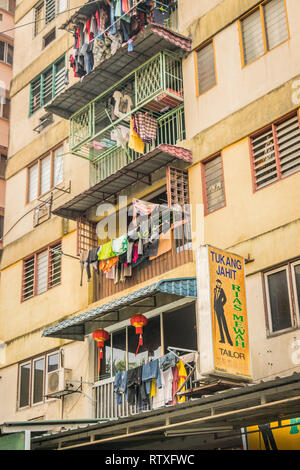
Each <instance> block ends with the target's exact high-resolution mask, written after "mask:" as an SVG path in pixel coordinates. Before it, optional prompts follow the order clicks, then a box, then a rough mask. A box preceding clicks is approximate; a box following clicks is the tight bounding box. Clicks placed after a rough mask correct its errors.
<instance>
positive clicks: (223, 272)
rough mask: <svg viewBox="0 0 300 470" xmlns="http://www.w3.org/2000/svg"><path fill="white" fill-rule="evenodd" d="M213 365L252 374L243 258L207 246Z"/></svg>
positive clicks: (236, 373) (238, 373)
mask: <svg viewBox="0 0 300 470" xmlns="http://www.w3.org/2000/svg"><path fill="white" fill-rule="evenodd" d="M208 257H209V273H210V274H209V275H210V302H211V315H212V336H213V352H214V369H215V371H216V372H220V373H221V374H224V375H231V376H239V377H243V378H246V379H250V378H251V370H250V352H249V337H248V319H247V306H246V288H245V267H244V259H243V258H242V257H241V256H238V255H234V254H231V253H228V252H225V251H222V250H219V249H217V248H212V247H208Z"/></svg>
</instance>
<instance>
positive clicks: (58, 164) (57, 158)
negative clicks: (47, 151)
mask: <svg viewBox="0 0 300 470" xmlns="http://www.w3.org/2000/svg"><path fill="white" fill-rule="evenodd" d="M63 153H64V148H63V147H59V148H58V149H57V150H55V152H54V186H56V185H57V184H59V183H62V181H63V164H64V157H63Z"/></svg>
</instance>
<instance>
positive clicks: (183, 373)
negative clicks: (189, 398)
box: [176, 359, 187, 403]
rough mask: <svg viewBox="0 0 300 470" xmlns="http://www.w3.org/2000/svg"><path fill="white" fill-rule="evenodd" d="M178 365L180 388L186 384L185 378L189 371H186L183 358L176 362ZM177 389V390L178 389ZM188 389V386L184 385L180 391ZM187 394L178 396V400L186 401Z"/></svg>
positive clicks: (179, 401)
mask: <svg viewBox="0 0 300 470" xmlns="http://www.w3.org/2000/svg"><path fill="white" fill-rule="evenodd" d="M176 367H177V368H178V389H179V388H180V387H181V386H182V385H183V384H184V382H185V379H186V378H187V373H186V370H185V367H184V364H183V362H182V360H181V359H180V361H179V362H178V363H177V364H176ZM178 389H177V390H178ZM185 390H186V386H184V387H183V388H182V389H181V390H180V392H184V391H185ZM185 400H186V399H185V396H184V395H182V396H180V397H177V402H178V403H184V402H185Z"/></svg>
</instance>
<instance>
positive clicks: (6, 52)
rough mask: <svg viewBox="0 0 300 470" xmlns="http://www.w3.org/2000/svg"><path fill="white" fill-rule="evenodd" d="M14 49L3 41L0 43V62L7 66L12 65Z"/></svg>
mask: <svg viewBox="0 0 300 470" xmlns="http://www.w3.org/2000/svg"><path fill="white" fill-rule="evenodd" d="M13 54H14V48H13V46H11V45H10V44H8V43H7V42H4V41H0V61H2V62H5V63H6V64H8V65H12V64H13Z"/></svg>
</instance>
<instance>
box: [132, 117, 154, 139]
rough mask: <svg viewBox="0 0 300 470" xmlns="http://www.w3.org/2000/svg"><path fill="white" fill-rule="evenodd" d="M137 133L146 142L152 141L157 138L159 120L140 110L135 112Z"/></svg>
mask: <svg viewBox="0 0 300 470" xmlns="http://www.w3.org/2000/svg"><path fill="white" fill-rule="evenodd" d="M135 121H136V126H137V133H138V135H139V136H140V138H141V139H142V140H143V142H145V143H151V142H152V141H153V140H155V139H156V133H157V120H156V119H155V118H153V117H151V116H149V115H148V114H147V113H146V114H144V113H142V112H140V111H138V112H137V113H136V114H135Z"/></svg>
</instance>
